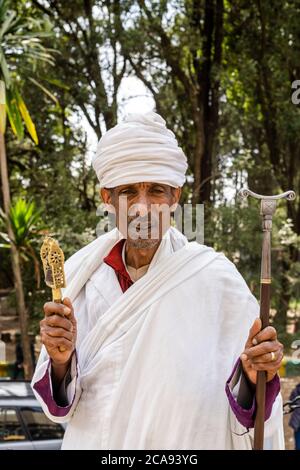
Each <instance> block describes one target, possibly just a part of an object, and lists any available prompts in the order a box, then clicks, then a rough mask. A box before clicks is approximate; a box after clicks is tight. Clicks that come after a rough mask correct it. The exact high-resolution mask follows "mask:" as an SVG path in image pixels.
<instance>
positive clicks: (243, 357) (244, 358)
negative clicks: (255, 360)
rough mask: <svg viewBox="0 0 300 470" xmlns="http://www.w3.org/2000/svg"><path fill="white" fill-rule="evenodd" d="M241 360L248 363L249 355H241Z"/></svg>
mask: <svg viewBox="0 0 300 470" xmlns="http://www.w3.org/2000/svg"><path fill="white" fill-rule="evenodd" d="M241 359H242V361H246V360H247V359H248V356H247V354H245V353H243V354H242V355H241Z"/></svg>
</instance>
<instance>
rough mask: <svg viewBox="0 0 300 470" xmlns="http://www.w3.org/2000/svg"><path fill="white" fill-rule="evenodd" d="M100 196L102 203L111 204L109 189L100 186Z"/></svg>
mask: <svg viewBox="0 0 300 470" xmlns="http://www.w3.org/2000/svg"><path fill="white" fill-rule="evenodd" d="M100 197H101V199H102V201H103V202H104V204H111V192H110V190H109V189H106V188H101V189H100Z"/></svg>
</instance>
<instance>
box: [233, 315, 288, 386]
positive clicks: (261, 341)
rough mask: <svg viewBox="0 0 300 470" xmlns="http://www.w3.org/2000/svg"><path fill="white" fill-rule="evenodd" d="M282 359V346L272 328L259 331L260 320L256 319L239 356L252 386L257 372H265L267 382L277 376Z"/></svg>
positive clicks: (268, 327)
mask: <svg viewBox="0 0 300 470" xmlns="http://www.w3.org/2000/svg"><path fill="white" fill-rule="evenodd" d="M282 358H283V345H282V344H281V343H280V342H279V341H278V339H277V332H276V330H275V328H273V326H267V327H266V328H264V329H263V330H262V329H261V320H260V318H256V320H255V321H254V323H253V325H252V327H251V328H250V331H249V336H248V339H247V342H246V344H245V349H244V351H243V353H242V354H241V361H242V366H243V370H244V372H245V374H246V376H247V377H248V379H249V380H250V382H252V383H253V384H256V380H257V371H259V370H265V371H267V382H269V381H270V380H272V379H273V377H274V376H275V375H276V374H277V372H278V370H279V368H280V365H281V361H282Z"/></svg>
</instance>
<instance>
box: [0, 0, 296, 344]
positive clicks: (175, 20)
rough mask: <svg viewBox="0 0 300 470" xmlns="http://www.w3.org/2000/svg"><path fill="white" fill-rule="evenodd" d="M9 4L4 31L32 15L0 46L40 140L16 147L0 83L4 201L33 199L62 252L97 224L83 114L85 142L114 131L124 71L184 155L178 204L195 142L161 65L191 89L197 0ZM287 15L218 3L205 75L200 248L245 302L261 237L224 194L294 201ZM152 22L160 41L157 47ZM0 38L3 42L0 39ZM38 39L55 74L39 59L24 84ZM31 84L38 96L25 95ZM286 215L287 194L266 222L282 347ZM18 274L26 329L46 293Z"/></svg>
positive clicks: (290, 246)
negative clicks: (212, 124) (214, 111)
mask: <svg viewBox="0 0 300 470" xmlns="http://www.w3.org/2000/svg"><path fill="white" fill-rule="evenodd" d="M8 3H9V5H12V7H10V8H9V10H13V11H15V12H16V15H15V16H14V17H13V18H12V19H10V20H9V21H8V23H7V24H8V26H9V24H10V25H11V26H9V27H12V25H13V22H14V21H15V19H16V18H17V17H18V18H20V19H21V20H20V23H19V25H20V24H25V23H26V24H28V22H27V20H28V18H29V17H30V18H34V19H35V20H34V21H33V23H32V25H31V26H30V28H32V30H31V32H32V33H33V32H34V31H39V34H40V35H39V36H38V41H37V43H36V46H35V44H34V42H31V45H32V48H31V46H30V41H29V40H30V39H31V38H32V36H33V34H32V35H30V34H29V36H28V38H27V40H25V39H24V38H23V39H22V35H23V36H24V34H25V31H27V33H29V31H28V30H26V28H25V26H24V27H22V28H21V29H19V27H17V23H16V25H15V26H14V28H15V29H14V32H13V34H12V33H11V35H10V36H9V41H10V42H7V44H8V45H9V44H11V45H13V44H14V46H13V47H12V46H11V48H10V47H8V46H7V47H6V46H5V47H6V48H5V49H4V48H3V47H4V46H1V47H2V49H0V54H1V53H2V51H5V57H7V60H9V63H10V64H13V65H14V66H13V67H12V70H13V73H12V77H13V79H14V80H15V79H16V76H15V70H17V71H18V74H19V75H20V76H22V77H23V79H22V80H20V81H17V85H18V90H21V91H19V93H20V95H21V96H22V98H23V100H24V102H25V103H28V109H29V110H30V117H31V120H32V122H34V123H35V125H36V129H37V134H38V136H39V145H38V147H36V146H34V145H33V143H32V142H31V140H30V139H28V138H26V134H25V133H24V128H23V125H24V114H23V115H22V113H21V111H20V106H19V104H20V101H19V102H18V100H16V99H15V101H14V98H13V96H12V98H10V93H13V85H12V87H11V88H9V91H8V107H10V108H11V109H9V110H8V113H10V114H11V115H13V116H14V117H13V119H12V120H11V121H10V122H14V123H15V128H16V132H17V133H18V134H19V137H23V140H22V141H21V142H16V141H15V139H14V138H13V135H12V131H11V129H8V130H7V155H8V164H9V173H10V185H11V191H12V194H13V196H14V198H15V200H17V199H18V198H20V197H21V198H25V199H26V200H34V201H36V204H37V207H38V210H39V211H41V213H42V215H43V222H44V225H45V226H46V227H47V230H48V232H49V233H50V234H51V235H54V236H56V237H57V238H58V239H59V241H60V243H61V244H62V246H63V249H64V251H65V254H66V257H68V256H70V255H71V254H73V253H74V252H75V251H76V250H77V249H79V248H80V247H81V246H83V245H84V244H86V243H88V241H90V240H91V239H92V238H93V237H94V236H95V228H96V225H97V222H98V220H97V217H96V207H97V204H98V200H99V199H98V198H99V196H98V193H97V180H96V177H95V175H94V173H93V170H92V168H91V165H90V152H89V156H88V157H86V155H87V151H88V150H89V149H88V143H87V136H86V133H85V131H84V129H83V126H82V119H83V116H84V117H85V119H86V120H87V121H88V123H89V125H90V126H91V129H93V131H94V132H95V134H96V135H97V137H100V136H101V135H102V132H103V131H104V130H106V129H108V128H109V127H111V126H112V125H114V124H115V122H116V120H117V116H118V112H119V111H120V105H121V103H120V100H119V97H118V92H119V88H120V83H121V81H122V79H123V77H124V76H130V75H131V76H135V77H138V78H139V79H141V80H143V82H144V84H145V86H146V87H147V88H148V90H149V91H150V92H151V93H152V95H153V97H154V99H155V102H156V107H157V110H158V112H160V113H161V114H162V115H163V116H164V117H165V119H166V120H167V123H168V125H169V126H170V128H172V129H173V130H174V132H175V133H176V136H177V138H178V140H179V141H180V144H181V146H182V147H183V149H184V151H185V152H186V154H187V156H188V160H189V166H190V168H189V176H190V177H191V178H190V179H189V181H188V183H187V184H186V185H185V186H184V188H183V195H182V202H187V201H190V200H191V197H192V189H191V188H192V177H193V170H192V169H193V164H194V160H193V158H194V157H193V155H194V149H195V145H196V141H197V137H198V136H197V131H196V130H195V117H194V114H193V113H192V109H193V107H192V103H191V100H190V95H188V93H187V89H186V88H185V86H184V85H183V83H182V81H181V80H180V79H179V78H178V75H176V74H174V73H173V72H172V70H173V69H174V67H175V66H178V68H179V75H180V71H181V72H182V73H183V74H184V76H185V77H187V79H188V83H189V84H190V86H191V87H195V89H197V87H199V86H200V85H199V84H201V73H202V71H203V68H201V67H203V64H204V63H205V56H204V52H203V51H204V45H205V44H206V41H207V40H208V36H207V34H208V32H207V31H206V30H204V18H205V5H206V4H207V2H192V1H184V2H183V1H182V0H170V1H155V2H149V1H146V2H140V1H135V0H130V1H129V0H128V1H127V0H126V1H124V2H101V1H99V0H93V1H91V2H82V1H79V0H78V1H77V0H76V1H74V2H71V3H70V2H65V1H52V0H49V2H47V4H48V5H49V8H43V7H44V5H45V4H46V3H45V2H42V1H41V0H39V1H35V2H30V1H29V2H28V1H27V2H25V1H21V0H16V1H14V2H0V24H2V22H1V18H5V21H6V20H8V18H9V16H5V15H6V14H4V10H3V12H2V13H1V8H2V7H3V8H6V9H7V8H8ZM212 3H213V4H214V6H215V5H216V2H212ZM143 4H144V5H145V6H146V7H147V8H148V9H149V10H150V13H151V18H149V16H147V14H146V13H145V9H144V8H142V7H141V5H143ZM219 4H220V3H219ZM38 5H40V7H39V6H38ZM150 7H151V8H150ZM196 7H197V8H196ZM198 13H199V17H198V16H197V14H198ZM299 14H300V11H299V5H298V2H290V1H283V2H282V1H281V0H275V1H274V2H272V3H270V2H254V3H253V2H252V3H251V2H246V1H245V0H242V1H239V2H234V1H231V0H226V1H224V16H223V21H224V24H223V29H224V31H223V36H222V61H221V65H220V67H213V68H212V69H211V71H210V75H209V77H208V78H209V83H210V85H211V87H212V88H211V90H212V93H216V94H217V96H218V105H219V111H218V119H219V127H218V129H217V132H216V134H215V136H214V140H213V143H212V147H213V152H212V155H213V158H212V168H211V175H210V178H211V184H212V192H211V200H210V203H209V204H207V205H206V206H205V243H206V244H208V245H211V246H213V247H214V248H216V249H217V250H220V251H223V252H224V253H225V254H226V255H227V256H228V257H229V258H230V259H231V260H232V261H234V262H235V263H236V265H237V267H238V269H239V271H240V272H241V273H242V275H243V276H244V278H245V280H246V282H247V283H248V285H249V287H250V288H251V290H252V292H253V293H254V294H255V295H256V296H257V298H258V297H259V276H260V257H261V237H262V235H261V221H260V216H259V204H258V203H257V202H256V201H248V203H247V205H242V204H241V203H240V202H239V201H238V200H237V198H236V194H237V191H238V189H240V188H241V187H242V186H247V185H248V186H249V187H250V188H251V189H252V190H254V191H256V192H259V193H265V194H272V193H278V192H281V191H284V190H287V189H294V190H295V191H296V192H297V193H299V190H300V165H299V148H300V119H299V118H300V115H299V113H300V107H299V106H296V105H294V104H293V103H292V102H291V83H292V81H293V80H296V79H298V80H299V79H300V68H299V52H300V51H299V49H300V43H299ZM25 20H26V21H25ZM50 21H51V23H52V25H53V29H51V26H49V25H50ZM160 27H162V28H163V32H165V34H166V37H164V40H162V37H163V36H161V31H160V30H159V28H160ZM11 31H13V30H11ZM51 31H54V32H55V34H51ZM1 34H3V38H5V37H6V38H8V36H5V34H6V33H5V32H4V30H3V32H2V33H0V35H1ZM168 38H169V39H170V44H168V41H167V39H168ZM42 40H43V42H42ZM24 41H25V42H24ZM26 41H29V42H26ZM164 41H165V42H164ZM4 44H5V43H4ZM42 44H43V45H44V47H45V48H46V50H47V51H48V53H49V54H50V56H53V53H52V52H49V51H52V50H55V51H56V53H55V59H56V64H55V68H53V67H51V65H50V64H49V60H50V61H51V58H50V57H48V58H45V59H46V60H45V61H43V63H39V66H37V62H36V67H35V74H34V78H33V77H32V69H30V73H29V65H28V62H27V61H26V60H25V58H26V57H29V56H28V54H31V53H32V54H31V56H30V61H31V65H32V63H33V62H34V61H36V59H37V58H38V57H40V55H39V54H41V53H42V50H41V48H40V46H41V45H42ZM21 47H24V48H25V47H26V49H24V54H23V55H21V54H18V53H17V52H18V51H19V50H20V48H21ZM214 47H215V45H213V46H212V54H214V53H215V49H214ZM48 59H49V60H48ZM30 61H29V62H30ZM3 64H4V65H3V71H2V78H5V76H6V79H7V80H8V82H7V83H10V81H9V77H8V78H7V73H6V68H5V63H3ZM170 64H171V65H170ZM1 67H2V63H1ZM172 67H173V68H172ZM24 77H26V78H27V77H28V78H29V79H31V81H30V86H28V85H25V80H24ZM32 78H33V80H32ZM26 83H28V81H27V80H26ZM19 85H20V87H21V88H19ZM218 85H219V89H217V88H218ZM37 87H39V88H40V89H41V88H42V89H43V88H44V90H43V91H45V90H46V93H37ZM207 106H208V107H209V102H208V105H207ZM208 111H209V110H206V112H208ZM0 112H1V110H0ZM21 118H22V119H23V124H21ZM27 122H28V123H30V121H29V120H28V121H27ZM27 130H28V126H27ZM22 132H23V134H22ZM31 138H33V134H31ZM33 140H34V139H33ZM299 207H300V206H299V197H298V199H297V201H295V202H291V203H286V202H281V203H280V204H279V206H278V210H277V212H276V217H275V218H274V223H273V242H272V270H273V274H274V275H273V282H272V309H273V310H274V311H276V312H277V314H276V316H275V318H274V322H275V324H276V326H278V328H279V331H280V334H281V337H282V338H284V341H285V342H286V343H287V344H288V343H289V338H290V337H289V334H287V333H286V325H287V323H288V317H287V312H289V314H294V315H296V314H298V315H299V298H300V292H299V290H300V286H299V279H300V261H299V259H300V258H299V236H300V225H299V221H300V217H299V213H300V208H299ZM34 243H36V242H34ZM35 247H36V248H37V246H36V245H35ZM1 256H2V259H1V262H2V260H3V263H2V266H3V268H2V269H3V271H4V275H2V276H1V275H0V285H1V284H2V285H5V286H6V285H7V284H6V283H7V282H8V283H9V282H10V284H11V279H12V276H11V272H10V268H9V265H8V263H7V256H8V250H6V251H5V250H3V249H2V250H1ZM29 265H30V263H27V264H26V270H23V276H24V283H25V288H26V296H27V302H28V305H29V308H30V314H31V318H32V320H33V323H34V325H36V326H37V324H38V323H37V322H38V318H39V317H40V315H41V311H42V303H43V302H44V301H45V299H46V298H48V297H49V291H48V290H47V289H46V288H45V289H43V288H41V289H37V288H36V284H35V283H34V282H33V279H34V276H35V274H34V273H35V269H34V263H33V264H32V266H30V267H29ZM2 266H1V267H2ZM285 338H286V339H285Z"/></svg>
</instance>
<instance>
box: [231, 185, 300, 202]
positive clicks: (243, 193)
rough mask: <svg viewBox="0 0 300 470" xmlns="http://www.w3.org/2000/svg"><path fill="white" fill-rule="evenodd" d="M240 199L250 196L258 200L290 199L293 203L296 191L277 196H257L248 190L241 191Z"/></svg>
mask: <svg viewBox="0 0 300 470" xmlns="http://www.w3.org/2000/svg"><path fill="white" fill-rule="evenodd" d="M238 195H239V197H241V198H246V197H248V196H252V197H255V198H256V199H266V200H276V199H288V200H289V201H293V200H294V199H295V198H296V193H295V191H286V192H285V193H281V194H277V195H276V196H264V195H263V194H257V193H254V192H253V191H251V190H250V189H248V188H244V189H240V191H239V192H238Z"/></svg>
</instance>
